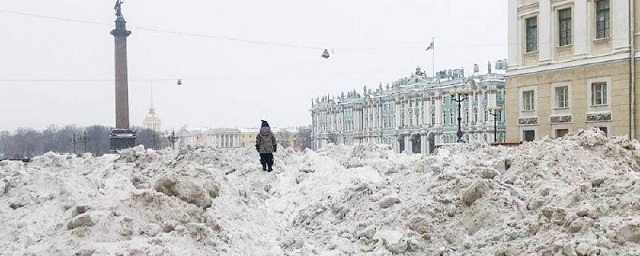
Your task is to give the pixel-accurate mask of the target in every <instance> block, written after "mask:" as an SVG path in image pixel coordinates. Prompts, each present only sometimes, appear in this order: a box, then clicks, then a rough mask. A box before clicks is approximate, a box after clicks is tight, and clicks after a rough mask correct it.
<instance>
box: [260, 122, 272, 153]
mask: <svg viewBox="0 0 640 256" xmlns="http://www.w3.org/2000/svg"><path fill="white" fill-rule="evenodd" d="M256 149H258V152H260V153H261V154H268V153H273V152H275V151H276V136H275V135H273V133H272V132H271V128H270V127H269V126H264V127H262V128H260V133H258V136H256Z"/></svg>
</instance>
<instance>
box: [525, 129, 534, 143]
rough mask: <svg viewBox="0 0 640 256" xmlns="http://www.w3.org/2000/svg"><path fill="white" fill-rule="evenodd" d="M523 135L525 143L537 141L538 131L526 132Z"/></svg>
mask: <svg viewBox="0 0 640 256" xmlns="http://www.w3.org/2000/svg"><path fill="white" fill-rule="evenodd" d="M523 133H524V134H523V135H524V136H523V137H524V141H533V140H535V139H536V131H534V130H525V131H524V132H523Z"/></svg>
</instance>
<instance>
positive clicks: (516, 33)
mask: <svg viewBox="0 0 640 256" xmlns="http://www.w3.org/2000/svg"><path fill="white" fill-rule="evenodd" d="M519 4H520V1H518V0H509V1H508V6H509V7H508V8H509V10H508V13H509V18H508V22H507V24H508V25H507V27H508V31H509V32H508V34H509V36H508V43H509V47H508V49H509V66H511V67H518V66H520V64H521V59H522V54H521V49H522V47H524V46H523V43H522V38H524V36H522V34H521V33H520V31H522V23H520V19H519V17H518V5H519Z"/></svg>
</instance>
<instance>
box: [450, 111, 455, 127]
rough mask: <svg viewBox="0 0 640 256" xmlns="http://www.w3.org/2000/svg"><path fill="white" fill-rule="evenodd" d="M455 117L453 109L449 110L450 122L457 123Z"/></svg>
mask: <svg viewBox="0 0 640 256" xmlns="http://www.w3.org/2000/svg"><path fill="white" fill-rule="evenodd" d="M454 120H455V119H454V117H453V110H449V124H455V121H454Z"/></svg>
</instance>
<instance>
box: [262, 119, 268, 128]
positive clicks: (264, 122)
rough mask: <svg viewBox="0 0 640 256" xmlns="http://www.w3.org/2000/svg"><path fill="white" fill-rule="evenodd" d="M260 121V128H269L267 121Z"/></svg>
mask: <svg viewBox="0 0 640 256" xmlns="http://www.w3.org/2000/svg"><path fill="white" fill-rule="evenodd" d="M260 121H262V125H260V128H262V127H269V123H267V121H265V120H260Z"/></svg>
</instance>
